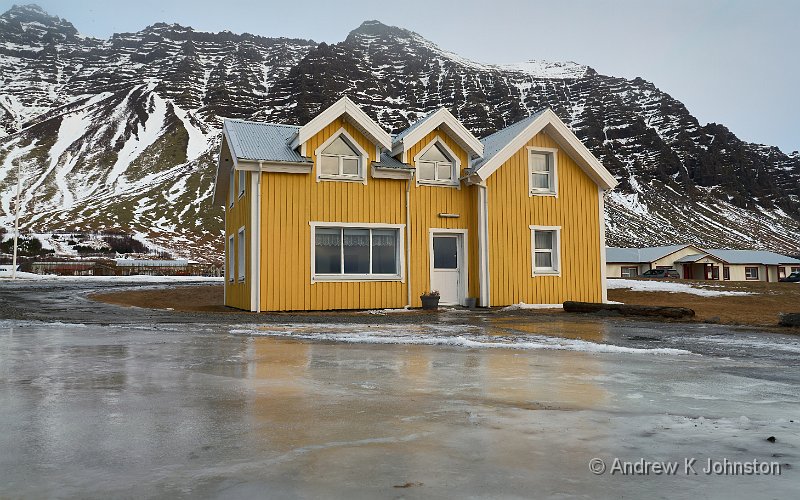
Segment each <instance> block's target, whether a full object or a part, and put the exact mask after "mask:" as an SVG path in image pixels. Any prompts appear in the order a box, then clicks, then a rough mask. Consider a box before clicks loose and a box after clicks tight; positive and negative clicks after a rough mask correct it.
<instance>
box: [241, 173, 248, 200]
mask: <svg viewBox="0 0 800 500" xmlns="http://www.w3.org/2000/svg"><path fill="white" fill-rule="evenodd" d="M245 186H247V172H245V171H244V170H239V198H241V197H242V196H244V188H245Z"/></svg>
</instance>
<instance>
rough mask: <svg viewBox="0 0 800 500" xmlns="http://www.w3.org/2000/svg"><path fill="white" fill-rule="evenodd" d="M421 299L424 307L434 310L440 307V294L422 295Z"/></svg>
mask: <svg viewBox="0 0 800 500" xmlns="http://www.w3.org/2000/svg"><path fill="white" fill-rule="evenodd" d="M419 298H420V300H422V308H423V309H428V310H433V311H435V310H436V309H439V296H438V295H420V296H419Z"/></svg>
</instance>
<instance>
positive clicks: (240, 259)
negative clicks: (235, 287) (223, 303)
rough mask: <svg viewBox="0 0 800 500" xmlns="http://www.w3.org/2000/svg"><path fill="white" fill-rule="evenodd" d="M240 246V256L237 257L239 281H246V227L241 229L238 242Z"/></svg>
mask: <svg viewBox="0 0 800 500" xmlns="http://www.w3.org/2000/svg"><path fill="white" fill-rule="evenodd" d="M236 243H237V246H238V248H237V249H236V250H237V253H238V256H237V257H238V258H237V265H238V267H239V281H244V274H245V267H246V265H245V247H246V239H245V237H244V228H241V229H239V240H238V241H237V242H236Z"/></svg>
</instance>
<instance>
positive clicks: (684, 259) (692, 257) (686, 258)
mask: <svg viewBox="0 0 800 500" xmlns="http://www.w3.org/2000/svg"><path fill="white" fill-rule="evenodd" d="M706 257H709V255H708V254H707V253H693V254H692V255H684V256H683V257H681V258H680V259H678V260H676V261H675V263H679V264H683V263H685V262H686V263H688V262H697V261H698V260H700V259H704V258H706ZM711 257H714V256H713V255H711Z"/></svg>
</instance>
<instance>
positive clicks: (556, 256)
mask: <svg viewBox="0 0 800 500" xmlns="http://www.w3.org/2000/svg"><path fill="white" fill-rule="evenodd" d="M528 227H529V229H530V230H531V277H532V278H535V277H536V276H561V267H562V266H561V226H528ZM536 231H553V232H554V233H555V242H554V247H555V248H553V249H552V250H551V253H552V263H553V267H552V268H547V269H537V268H536Z"/></svg>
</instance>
